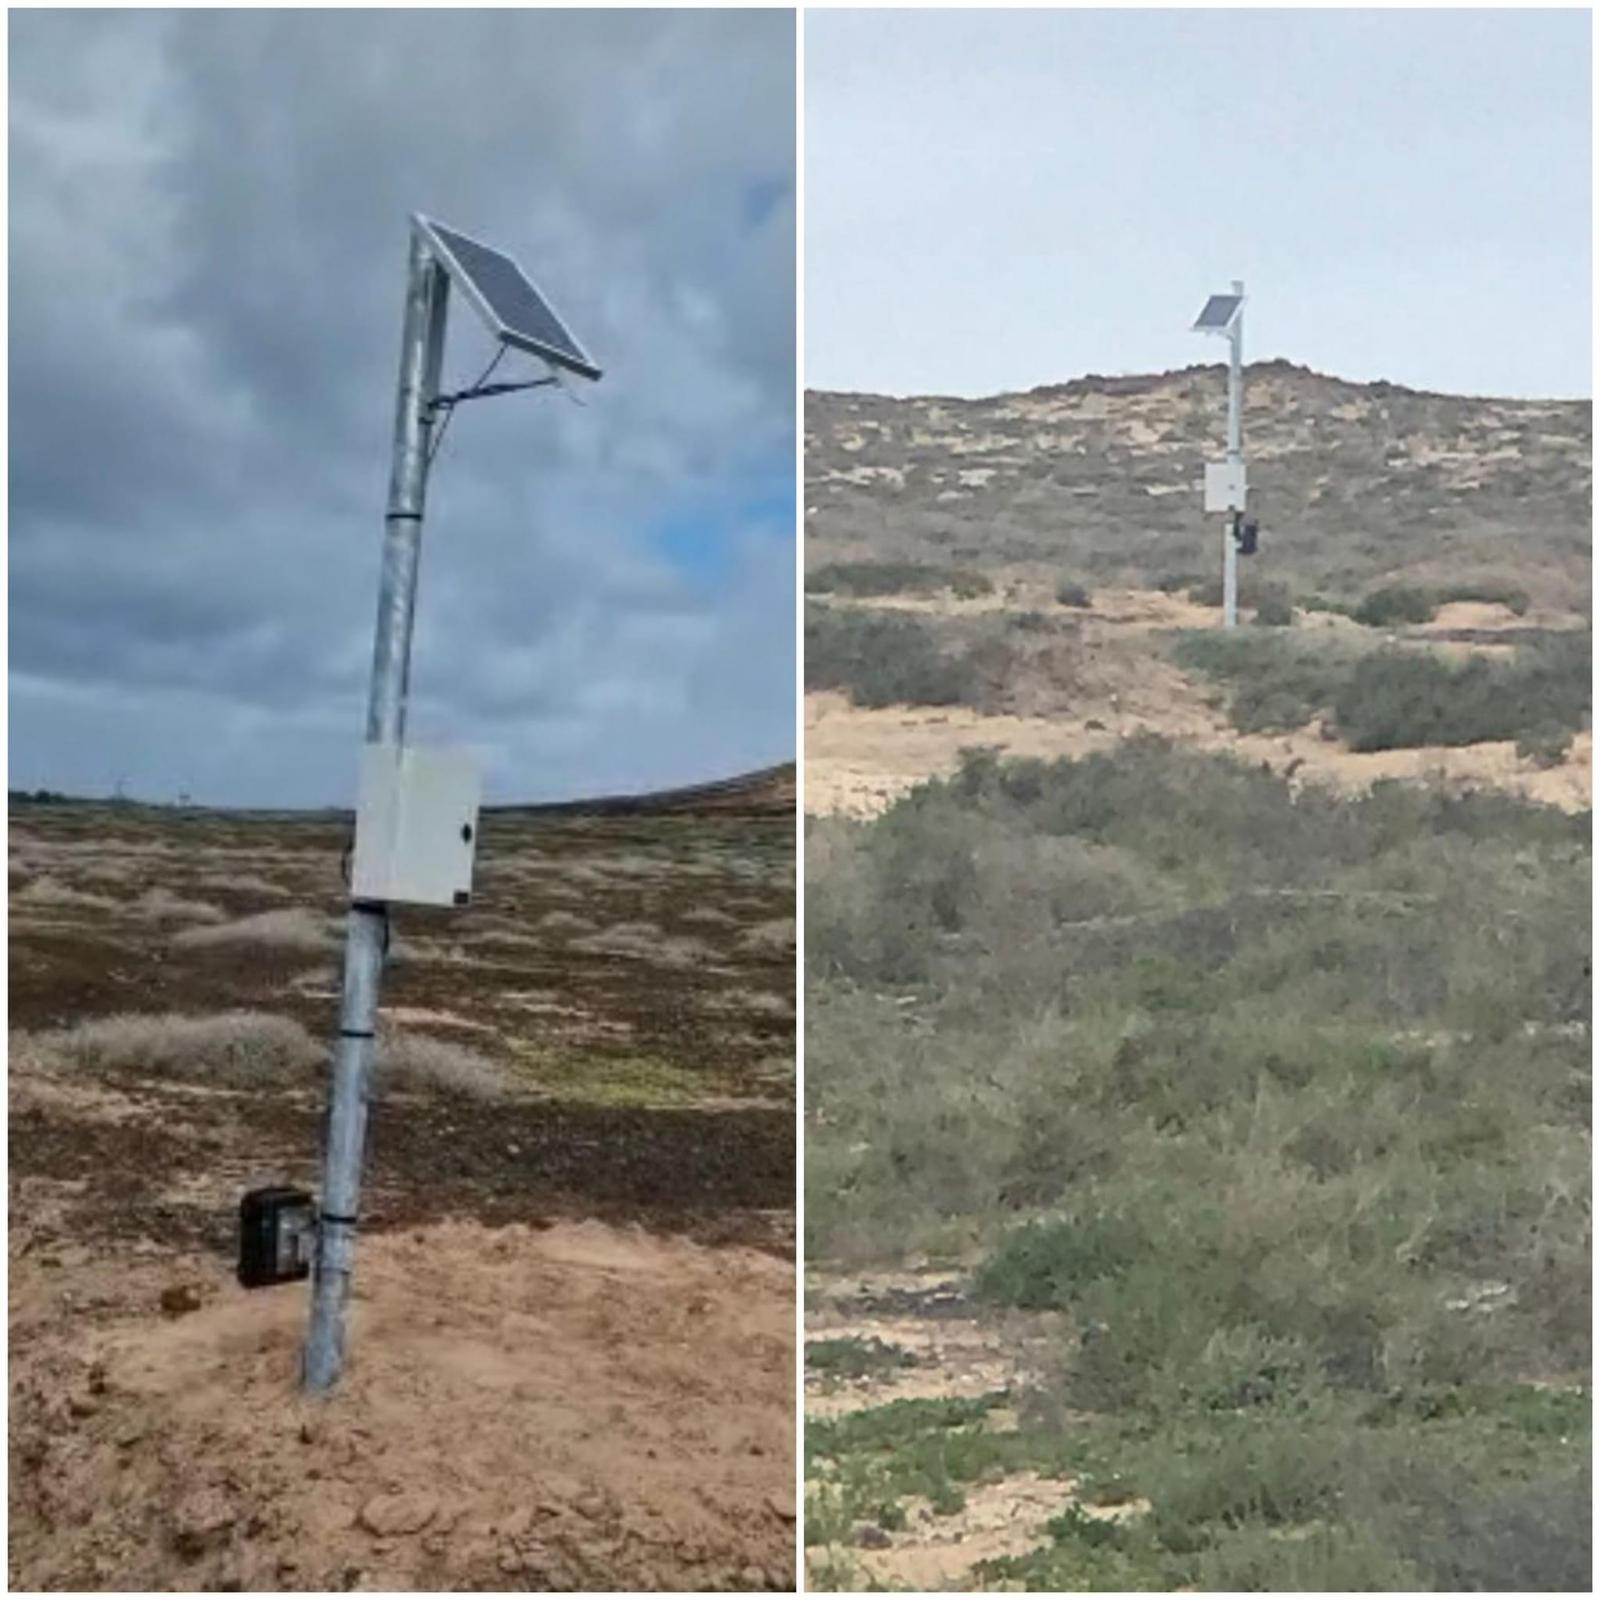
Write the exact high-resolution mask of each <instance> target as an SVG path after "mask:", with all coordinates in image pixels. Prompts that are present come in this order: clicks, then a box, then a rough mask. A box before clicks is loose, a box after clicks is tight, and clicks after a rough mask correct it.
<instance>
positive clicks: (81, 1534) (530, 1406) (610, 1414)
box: [8, 807, 796, 1590]
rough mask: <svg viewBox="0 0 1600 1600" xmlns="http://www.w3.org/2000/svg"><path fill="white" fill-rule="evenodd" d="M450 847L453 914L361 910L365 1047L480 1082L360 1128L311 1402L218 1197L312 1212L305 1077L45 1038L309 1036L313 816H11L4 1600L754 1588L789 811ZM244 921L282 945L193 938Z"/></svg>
mask: <svg viewBox="0 0 1600 1600" xmlns="http://www.w3.org/2000/svg"><path fill="white" fill-rule="evenodd" d="M485 833H486V836H487V837H486V841H485V851H484V858H483V860H482V862H481V863H480V885H481V888H482V893H481V895H480V897H479V903H478V905H477V906H475V907H474V908H473V911H472V912H471V913H469V914H467V915H464V916H463V917H461V918H460V919H459V920H458V921H456V922H454V923H452V922H450V921H448V920H447V919H445V918H443V917H439V918H435V919H432V920H431V921H430V920H429V919H428V918H427V917H425V916H412V917H409V918H400V917H397V928H396V944H397V947H398V948H397V954H399V956H400V958H401V959H399V960H398V961H397V962H396V964H395V966H394V968H393V971H392V973H391V974H390V980H389V981H388V982H387V983H386V988H385V1000H386V1005H385V1008H384V1016H383V1025H384V1027H386V1028H388V1029H396V1030H399V1031H401V1032H403V1033H404V1034H405V1035H407V1036H408V1037H409V1038H412V1039H413V1040H416V1041H420V1042H421V1043H423V1044H424V1045H429V1046H434V1045H443V1046H449V1047H450V1049H452V1050H457V1051H463V1050H470V1051H471V1052H473V1054H472V1057H471V1059H472V1061H473V1062H474V1063H475V1064H476V1065H477V1066H481V1067H483V1068H484V1070H488V1071H492V1072H494V1073H496V1074H499V1076H500V1079H501V1080H502V1081H501V1086H500V1087H499V1088H498V1089H497V1091H496V1092H495V1093H494V1094H493V1095H492V1096H485V1095H483V1094H480V1093H478V1092H475V1091H474V1089H473V1088H472V1087H470V1085H471V1084H473V1083H475V1082H476V1081H477V1080H476V1078H469V1079H468V1080H467V1084H468V1086H467V1087H462V1086H459V1085H457V1084H455V1083H453V1082H452V1081H451V1080H450V1079H449V1077H448V1076H446V1077H444V1078H442V1079H441V1080H440V1081H439V1082H438V1083H432V1082H429V1081H428V1080H427V1079H426V1077H424V1078H422V1079H421V1080H418V1081H410V1080H408V1081H406V1082H404V1083H403V1084H397V1085H396V1086H395V1087H394V1088H393V1090H392V1091H390V1092H387V1093H385V1094H384V1095H383V1096H382V1097H381V1098H379V1099H378V1100H376V1101H375V1102H374V1105H373V1110H372V1120H371V1125H370V1129H369V1141H368V1161H367V1169H366V1179H367V1187H366V1192H365V1194H364V1197H363V1231H362V1235H361V1240H360V1244H359V1247H358V1248H359V1253H358V1260H357V1272H356V1299H355V1303H354V1308H353V1315H352V1326H351V1335H350V1339H351V1343H350V1352H351V1354H350V1363H349V1366H348V1368H347V1372H346V1377H345V1380H344V1382H343V1383H342V1384H341V1386H340V1388H339V1390H338V1391H337V1392H336V1394H335V1395H334V1396H333V1397H332V1398H331V1399H328V1400H325V1401H311V1400H307V1399H305V1398H303V1397H301V1396H300V1395H299V1394H298V1392H297V1387H296V1381H295V1380H296V1372H297V1361H298V1354H299V1346H300V1340H301V1337H302V1333H303V1328H304V1321H305V1315H306V1308H307V1295H306V1287H305V1285H304V1284H291V1285H286V1286H281V1287H277V1288H273V1289H267V1290H258V1291H253V1292H249V1291H245V1290H243V1289H241V1288H240V1287H239V1286H238V1284H237V1282H236V1280H235V1278H234V1276H233V1261H234V1255H235V1248H236V1246H235V1216H236V1207H237V1204H238V1197H239V1195H240V1193H241V1192H242V1191H243V1190H245V1189H246V1188H250V1187H253V1186H255V1185H258V1184H263V1183H270V1182H294V1183H299V1184H303V1185H304V1186H306V1187H308V1188H314V1187H315V1181H316V1176H317V1161H318V1154H319V1145H320V1126H321V1119H322V1115H323V1106H324V1098H323V1092H322V1084H321V1081H320V1069H319V1070H318V1071H314V1072H312V1073H310V1074H308V1075H307V1077H306V1079H305V1081H301V1080H300V1079H297V1078H294V1079H290V1080H288V1081H284V1080H282V1079H274V1080H272V1081H263V1082H262V1083H260V1084H253V1083H251V1082H250V1081H248V1079H245V1080H240V1079H238V1078H237V1077H230V1078H228V1079H226V1080H225V1081H221V1082H208V1081H205V1079H204V1078H203V1077H198V1078H197V1077H196V1076H195V1075H194V1074H193V1073H192V1072H191V1073H186V1074H182V1075H177V1076H173V1075H168V1074H164V1073H163V1072H161V1071H159V1070H154V1069H152V1068H149V1067H142V1066H140V1065H139V1064H138V1063H119V1062H116V1061H110V1062H101V1061H92V1062H91V1061H89V1060H88V1059H87V1058H85V1057H84V1056H83V1054H82V1052H81V1051H79V1052H78V1053H76V1054H75V1053H74V1048H73V1046H72V1044H71V1040H72V1038H73V1037H74V1036H73V1035H72V1034H71V1033H70V1032H69V1033H66V1034H59V1033H57V1032H56V1030H60V1029H71V1028H72V1027H73V1025H75V1024H78V1023H81V1022H84V1021H86V1020H88V1019H94V1018H105V1017H108V1016H112V1015H115V1014H125V1013H129V1012H142V1013H147V1014H151V1015H153V1016H156V1017H162V1016H167V1015H174V1014H175V1015H179V1016H184V1017H203V1016H208V1015H213V1014H215V1013H218V1012H224V1011H227V1010H230V1009H233V1008H247V1009H250V1010H253V1011H261V1012H265V1013H267V1014H268V1015H270V1016H273V1017H278V1018H284V1019H288V1020H289V1022H290V1023H294V1024H299V1025H302V1026H303V1027H304V1028H305V1029H306V1030H307V1032H308V1033H310V1034H311V1035H312V1036H313V1037H314V1038H316V1039H319V1040H320V1039H324V1038H326V1037H328V1036H329V1035H330V1034H331V1032H332V1029H333V1027H334V1025H335V1003H336V1001H335V994H334V990H335V989H336V978H335V976H334V975H335V974H336V972H337V962H338V941H337V923H336V922H335V923H334V926H333V929H332V930H331V931H330V930H328V929H327V928H326V927H325V926H324V919H326V918H327V917H329V916H336V913H337V910H338V905H339V901H340V897H341V890H340V887H339V879H338V857H339V849H340V845H341V842H342V832H341V828H340V826H339V825H338V824H337V823H336V822H334V821H330V820H327V819H322V820H311V821H307V820H294V819H283V818H276V819H274V818H254V819H241V818H237V817H229V818H218V817H215V816H205V815H200V814H184V813H173V814H171V815H168V816H159V815H156V816H151V815H148V814H141V815H138V816H133V815H127V814H116V815H112V816H111V817H109V818H107V817H105V816H104V815H102V816H101V817H99V818H98V819H97V818H96V817H94V816H92V815H89V814H86V813H82V812H79V811H78V810H77V808H72V807H61V808H56V807H25V808H21V809H20V810H16V811H14V812H13V816H12V826H11V838H10V843H11V857H12V859H11V886H12V905H11V1021H12V1027H13V1029H18V1030H21V1031H16V1032H13V1034H12V1036H11V1051H10V1073H9V1085H8V1088H9V1101H10V1128H9V1150H10V1173H9V1179H10V1182H9V1200H10V1229H9V1256H10V1305H9V1316H10V1340H11V1342H10V1352H11V1356H10V1374H9V1376H10V1395H11V1413H10V1415H11V1426H10V1441H9V1443H10V1579H11V1583H12V1585H13V1587H16V1588H21V1589H31V1590H41V1589H43V1590H68V1589H124V1590H125V1589H135V1590H149V1589H181V1590H202V1589H216V1588H223V1589H228V1588H231V1589H245V1590H275V1589H317V1590H327V1589H336V1590H337V1589H434V1590H438V1589H546V1588H562V1589H570V1588H578V1589H608V1590H609V1589H635V1588H639V1589H727V1588H735V1589H751V1588H754V1589H779V1590H782V1589H791V1588H792V1587H793V1586H794V1571H795V1568H794V1550H795V1538H796V1507H795V1501H794V1483H795V1476H794V1475H795V1461H794V1420H793V1419H794V1394H795V1388H794V1384H795V1339H794V1321H795V1309H794V1268H793V1237H794V1228H793V1196H794V1177H795V1166H794V1160H795V1148H794V1145H795V1136H794V1113H793V1044H792V1034H793V942H792V941H793V920H792V919H793V897H792V881H793V856H792V841H793V823H792V817H784V816H781V815H775V816H763V817H756V816H741V815H737V814H734V815H729V814H727V812H726V810H724V811H723V812H722V813H721V814H718V815H717V816H715V817H710V816H708V817H703V818H695V817H684V816H681V815H679V816H672V817H648V818H640V817H607V818H593V817H588V818H584V817H561V818H554V819H551V818H546V819H539V818H537V817H529V818H524V819H495V820H493V821H491V824H490V826H489V827H487V828H486V829H485ZM41 884H42V885H43V887H42V888H41V887H40V886H41ZM30 890H31V891H32V893H30ZM274 908H276V909H279V910H282V909H293V910H296V911H297V912H301V913H304V915H303V916H301V917H300V918H299V920H298V921H293V922H282V921H280V922H279V923H275V924H270V925H269V926H270V927H272V928H274V929H276V930H277V932H276V933H274V934H273V935H272V937H271V938H268V939H266V940H265V941H258V942H252V939H251V938H250V937H249V936H241V937H239V938H237V939H236V938H234V937H233V935H232V933H231V932H230V931H229V930H232V929H234V928H236V926H237V924H238V923H239V922H240V921H241V920H245V919H249V918H259V917H260V916H261V914H262V913H263V912H266V911H269V910H272V909H274ZM552 911H565V912H566V915H565V916H564V917H556V918H554V919H551V916H550V913H551V912H552ZM250 926H251V927H255V928H259V927H260V926H262V925H261V924H260V923H251V924H250ZM196 929H199V930H202V936H201V937H200V938H199V939H198V940H196V938H195V937H194V930H196ZM217 929H222V930H223V932H224V937H222V938H220V939H212V938H211V937H210V934H212V933H214V932H215V930H217ZM285 929H288V930H289V934H290V935H292V937H285V938H284V939H283V942H278V943H275V942H273V940H274V939H277V938H279V937H280V936H282V935H283V934H284V930H285ZM324 934H326V935H327V937H326V938H324V937H323V935H324ZM690 939H693V940H694V941H695V944H694V946H693V955H692V959H686V958H685V953H684V950H683V949H682V948H681V946H680V944H679V943H678V942H679V941H688V940H690ZM63 1040H65V1041H67V1042H66V1043H63V1042H62V1041H63ZM423 1059H424V1060H425V1061H426V1060H428V1059H430V1058H428V1057H427V1056H426V1055H425V1056H424V1058H423ZM453 1059H454V1057H447V1058H446V1060H447V1064H448V1062H449V1061H450V1060H453Z"/></svg>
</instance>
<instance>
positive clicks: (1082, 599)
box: [1056, 581, 1094, 611]
mask: <svg viewBox="0 0 1600 1600" xmlns="http://www.w3.org/2000/svg"><path fill="white" fill-rule="evenodd" d="M1056 604H1057V605H1058V606H1073V607H1075V608H1077V609H1078V610H1080V611H1087V610H1088V609H1089V608H1090V607H1092V606H1093V605H1094V597H1093V596H1092V595H1091V594H1090V593H1089V591H1088V590H1087V589H1086V588H1084V586H1083V585H1082V584H1081V583H1072V582H1070V581H1063V582H1061V583H1058V584H1057V585H1056Z"/></svg>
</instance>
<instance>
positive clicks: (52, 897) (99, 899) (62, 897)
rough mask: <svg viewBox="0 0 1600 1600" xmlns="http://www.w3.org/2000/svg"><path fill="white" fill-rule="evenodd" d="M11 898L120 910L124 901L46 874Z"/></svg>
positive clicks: (40, 903)
mask: <svg viewBox="0 0 1600 1600" xmlns="http://www.w3.org/2000/svg"><path fill="white" fill-rule="evenodd" d="M11 898H12V899H13V900H15V901H17V902H18V903H19V904H21V905H28V906H63V907H66V906H76V907H78V908H80V909H81V910H84V911H120V910H121V909H122V907H123V902H122V901H120V900H113V899H112V898H111V897H110V896H109V895H103V894H91V893H89V892H88V891H87V890H85V889H74V888H72V887H71V886H70V885H69V884H65V883H63V882H62V881H61V880H60V879H59V878H52V877H50V876H49V874H46V875H45V876H44V877H42V878H35V879H34V880H33V882H32V883H29V884H26V885H24V886H23V887H22V888H20V889H18V890H16V891H14V892H13V894H12V896H11Z"/></svg>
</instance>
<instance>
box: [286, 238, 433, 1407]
mask: <svg viewBox="0 0 1600 1600" xmlns="http://www.w3.org/2000/svg"><path fill="white" fill-rule="evenodd" d="M449 283H450V280H449V278H448V277H447V276H446V274H445V271H444V269H443V268H442V267H441V266H439V265H438V263H437V262H435V261H434V259H433V257H432V255H431V254H430V253H429V251H428V248H427V246H426V245H425V244H424V243H423V242H422V240H421V239H420V238H418V237H417V236H416V234H415V233H413V235H412V239H411V259H410V265H409V271H408V278H407V283H406V311H405V332H404V335H403V338H402V341H401V348H400V387H399V397H398V402H397V404H396V408H395V425H394V460H393V465H392V467H391V469H390V475H389V511H388V516H387V518H386V520H385V525H384V539H383V574H382V577H381V579H380V583H379V588H378V626H377V637H376V640H375V642H374V644H373V650H372V685H371V689H370V690H369V693H368V699H367V732H366V742H367V743H368V744H394V745H398V744H400V743H402V742H403V740H404V738H405V729H406V693H407V687H408V680H409V677H410V669H411V624H412V618H413V615H414V613H415V609H416V596H417V561H418V556H419V554H420V551H421V546H422V513H423V502H424V499H425V497H426V493H427V482H428V452H429V449H430V446H431V440H432V434H433V419H432V414H431V406H432V402H433V399H434V397H435V396H436V395H437V394H438V392H439V366H440V360H441V357H442V356H443V353H444V326H445V309H446V305H447V299H448V293H449ZM387 927H388V910H387V907H386V906H384V905H383V904H381V903H377V902H373V901H364V900H352V901H351V903H350V918H349V922H348V924H347V928H346V943H345V957H344V991H343V998H342V1000H341V1002H340V1009H339V1037H338V1040H337V1042H336V1043H335V1045H334V1051H333V1072H332V1078H331V1082H330V1088H329V1105H328V1121H327V1132H326V1140H325V1144H324V1148H323V1154H322V1199H321V1214H320V1217H319V1221H318V1228H317V1255H316V1264H315V1267H314V1268H313V1270H312V1282H311V1325H310V1329H309V1331H308V1332H307V1335H306V1345H305V1357H304V1364H303V1367H302V1373H301V1376H302V1380H303V1382H304V1385H305V1387H306V1388H307V1389H308V1390H310V1391H311V1392H312V1393H325V1392H326V1391H327V1390H329V1389H331V1388H332V1387H333V1386H334V1384H336V1383H337V1382H338V1381H339V1374H340V1372H341V1371H342V1370H343V1368H344V1338H345V1309H346V1306H347V1305H348V1303H349V1299H350V1275H351V1267H352V1263H353V1259H354V1256H355V1243H356V1218H357V1213H358V1210H359V1207H360V1204H361V1160H362V1153H363V1150H364V1147H365V1145H366V1136H367V1093H368V1085H369V1082H370V1078H371V1069H372V1053H373V1044H374V1039H375V1036H376V1033H377V1020H378V987H379V984H380V983H381V982H382V979H383V957H384V946H385V944H386V943H387V938H386V933H387Z"/></svg>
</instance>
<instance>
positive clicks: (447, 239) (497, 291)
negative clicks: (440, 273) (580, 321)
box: [415, 217, 600, 378]
mask: <svg viewBox="0 0 1600 1600" xmlns="http://www.w3.org/2000/svg"><path fill="white" fill-rule="evenodd" d="M415 220H416V225H417V227H418V228H419V229H420V230H421V231H422V234H423V236H424V237H425V238H426V239H427V241H428V243H429V244H430V245H432V246H433V248H434V250H435V251H436V252H437V254H438V257H439V260H440V261H441V262H442V263H443V265H444V268H445V270H446V271H447V272H448V273H449V274H450V278H451V281H452V282H453V283H454V284H455V285H456V287H457V288H459V289H460V290H461V292H462V293H463V294H464V295H466V297H467V299H468V300H470V301H471V302H472V304H473V306H474V307H475V309H476V310H477V312H478V314H479V315H480V316H481V317H482V318H483V319H484V321H485V322H487V323H488V324H489V328H490V331H491V332H492V333H493V334H494V335H495V337H496V338H497V339H501V340H503V341H504V342H505V343H506V344H509V345H512V346H514V347H515V348H516V349H518V350H526V351H528V352H529V353H530V354H531V355H536V356H542V357H543V358H544V359H545V360H546V361H549V362H553V363H554V364H555V365H556V366H558V367H565V368H566V369H567V370H568V371H569V372H576V373H579V374H581V375H582V376H583V377H585V378H598V377H599V376H600V369H599V367H597V366H596V365H595V364H594V362H593V361H591V360H590V359H589V357H588V355H587V354H586V352H585V351H584V348H583V346H582V345H580V344H579V343H578V341H577V340H576V339H575V338H574V337H573V336H572V334H571V332H569V331H568V329H567V326H566V324H565V323H563V322H562V320H561V318H560V317H558V316H557V315H556V313H555V309H554V307H552V306H551V304H550V302H549V301H548V300H546V299H545V297H544V296H543V295H542V294H540V293H539V291H538V290H537V289H536V288H534V286H533V284H532V282H531V281H530V280H529V278H528V275H527V274H526V273H525V272H524V271H523V270H522V268H521V267H519V266H518V265H517V264H516V262H515V261H513V260H512V259H511V257H510V256H508V255H505V254H504V253H503V252H501V251H499V250H491V249H490V248H489V246H488V245H486V244H479V242H478V241H477V240H476V239H469V238H468V237H467V236H466V235H465V234H464V233H457V232H456V231H455V230H454V229H452V228H445V227H442V226H440V224H439V223H437V222H432V221H430V220H429V219H428V218H426V217H417V218H416V219H415Z"/></svg>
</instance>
